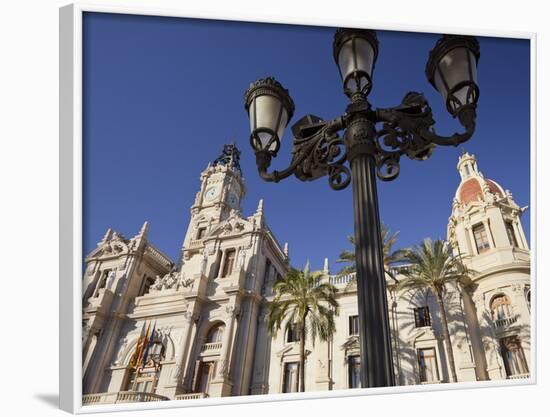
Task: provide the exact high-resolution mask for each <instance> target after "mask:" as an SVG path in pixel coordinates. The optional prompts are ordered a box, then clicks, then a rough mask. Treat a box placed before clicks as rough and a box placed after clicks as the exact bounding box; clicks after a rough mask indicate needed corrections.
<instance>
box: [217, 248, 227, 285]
mask: <svg viewBox="0 0 550 417" xmlns="http://www.w3.org/2000/svg"><path fill="white" fill-rule="evenodd" d="M220 250H221V249H220ZM226 252H227V250H222V256H221V258H220V267H219V268H218V276H217V277H216V278H221V276H222V274H223V266H224V265H223V264H224V263H225V253H226Z"/></svg>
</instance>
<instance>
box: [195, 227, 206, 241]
mask: <svg viewBox="0 0 550 417" xmlns="http://www.w3.org/2000/svg"><path fill="white" fill-rule="evenodd" d="M205 233H206V227H199V230H197V240H200V239H202V238H203V237H204V234H205Z"/></svg>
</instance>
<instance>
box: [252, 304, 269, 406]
mask: <svg viewBox="0 0 550 417" xmlns="http://www.w3.org/2000/svg"><path fill="white" fill-rule="evenodd" d="M267 314H268V309H267V307H266V306H264V307H262V309H261V311H260V314H259V316H258V330H257V335H258V337H257V340H258V342H257V343H256V346H255V350H254V365H253V370H254V372H253V374H252V385H251V394H252V395H254V394H267V393H268V390H269V381H268V375H269V365H270V359H271V358H270V355H271V338H270V337H269V335H268V332H267V321H266V317H267Z"/></svg>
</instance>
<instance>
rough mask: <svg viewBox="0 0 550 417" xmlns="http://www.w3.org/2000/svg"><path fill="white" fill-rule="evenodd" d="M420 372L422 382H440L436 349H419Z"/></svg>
mask: <svg viewBox="0 0 550 417" xmlns="http://www.w3.org/2000/svg"><path fill="white" fill-rule="evenodd" d="M418 370H419V373H420V382H437V381H439V371H438V369H437V358H436V356H435V348H427V349H418Z"/></svg>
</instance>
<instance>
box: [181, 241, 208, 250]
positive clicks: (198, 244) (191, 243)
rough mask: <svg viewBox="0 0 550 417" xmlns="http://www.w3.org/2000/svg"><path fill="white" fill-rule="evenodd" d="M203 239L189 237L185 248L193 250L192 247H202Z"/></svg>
mask: <svg viewBox="0 0 550 417" xmlns="http://www.w3.org/2000/svg"><path fill="white" fill-rule="evenodd" d="M203 244H204V243H203V241H202V239H191V240H190V241H189V244H188V245H187V248H185V249H189V250H193V249H200V248H202V247H203Z"/></svg>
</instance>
